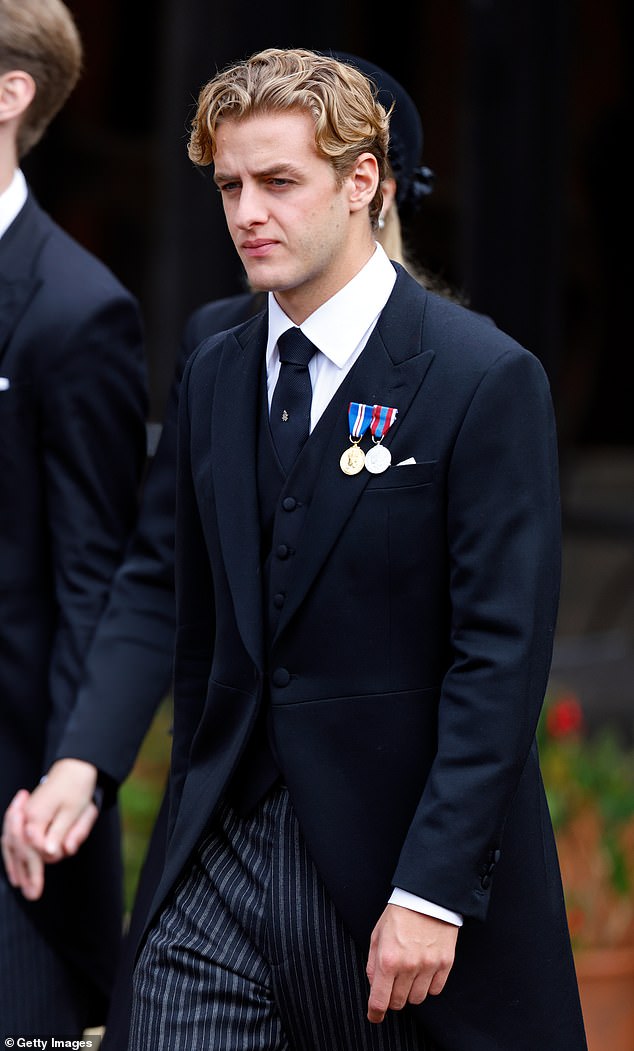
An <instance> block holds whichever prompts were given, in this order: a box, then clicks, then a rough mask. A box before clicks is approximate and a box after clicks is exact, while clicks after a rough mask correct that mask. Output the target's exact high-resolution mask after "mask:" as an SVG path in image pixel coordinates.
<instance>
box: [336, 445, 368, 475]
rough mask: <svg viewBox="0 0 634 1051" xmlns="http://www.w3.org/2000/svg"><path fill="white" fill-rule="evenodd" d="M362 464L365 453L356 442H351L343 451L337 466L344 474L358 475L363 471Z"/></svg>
mask: <svg viewBox="0 0 634 1051" xmlns="http://www.w3.org/2000/svg"><path fill="white" fill-rule="evenodd" d="M364 464H365V453H364V451H363V449H361V448H360V446H359V445H358V444H357V442H353V443H352V444H351V445H350V446H349V447H348V448H347V449H344V451H343V452H342V454H341V459H340V460H339V466H340V467H341V470H342V471H343V473H344V474H358V473H359V471H362V470H363V465H364Z"/></svg>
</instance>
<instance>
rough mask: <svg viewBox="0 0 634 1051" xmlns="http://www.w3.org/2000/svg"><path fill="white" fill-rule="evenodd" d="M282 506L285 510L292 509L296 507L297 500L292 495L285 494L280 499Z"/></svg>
mask: <svg viewBox="0 0 634 1051" xmlns="http://www.w3.org/2000/svg"><path fill="white" fill-rule="evenodd" d="M282 507H283V508H284V510H285V511H294V510H295V508H296V507H297V500H296V499H295V497H294V496H285V497H284V499H283V500H282Z"/></svg>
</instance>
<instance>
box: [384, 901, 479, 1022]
mask: <svg viewBox="0 0 634 1051" xmlns="http://www.w3.org/2000/svg"><path fill="white" fill-rule="evenodd" d="M458 931H459V928H458V927H456V926H454V924H453V923H446V922H445V921H444V920H437V919H435V918H434V917H433V916H427V915H424V914H423V913H420V912H414V911H413V910H412V909H406V908H403V907H402V906H401V905H388V906H387V907H386V909H385V911H384V913H383V915H382V916H381V918H380V920H379V922H378V923H377V925H376V927H375V928H374V931H373V932H372V938H371V941H370V954H369V956H368V965H367V968H366V973H367V976H368V978H369V980H370V998H369V1000H368V1019H369V1021H370V1022H382V1021H383V1019H384V1018H385V1013H386V1011H387V1010H388V1008H390V1009H391V1010H393V1011H400V1010H401V1008H403V1007H404V1006H405V1004H406V1003H410V1004H420V1003H422V1001H423V1000H424V999H425V997H426V996H427V995H430V996H437V995H438V993H440V992H441V991H442V989H443V988H444V985H445V982H446V981H447V976H448V974H449V971H450V970H451V967H452V964H453V961H454V955H455V951H456V941H457V939H458Z"/></svg>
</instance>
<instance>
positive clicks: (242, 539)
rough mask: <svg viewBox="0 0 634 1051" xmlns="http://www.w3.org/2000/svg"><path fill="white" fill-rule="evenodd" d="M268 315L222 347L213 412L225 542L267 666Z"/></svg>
mask: <svg viewBox="0 0 634 1051" xmlns="http://www.w3.org/2000/svg"><path fill="white" fill-rule="evenodd" d="M266 318H267V315H266V314H265V313H264V314H260V315H258V316H257V317H255V318H254V319H253V321H251V322H249V324H248V325H247V326H246V327H245V328H242V329H241V330H240V332H239V333H238V338H236V336H235V335H233V334H231V335H229V336H228V337H227V338H226V341H225V346H224V347H223V351H222V356H221V361H220V365H219V370H218V377H217V381H216V386H215V393H214V400H213V406H212V412H211V430H212V435H211V438H212V449H213V462H212V473H213V479H214V491H215V496H216V504H217V510H218V530H219V534H220V544H221V547H222V554H223V559H224V564H225V570H226V573H227V579H228V581H229V587H230V589H231V594H232V596H233V602H234V609H235V616H236V622H237V625H238V630H239V632H240V636H241V638H242V641H243V643H244V646H245V648H246V650H247V652H248V653H249V656H250V657H251V659H252V660H253V661H254V663H255V665H256V667H258V668H259V669H262V667H263V629H262V616H263V613H262V567H261V558H260V523H259V510H258V495H257V492H258V490H257V473H256V472H257V421H258V410H259V405H260V397H261V378H262V369H263V365H264V353H265V348H266V335H267V320H266Z"/></svg>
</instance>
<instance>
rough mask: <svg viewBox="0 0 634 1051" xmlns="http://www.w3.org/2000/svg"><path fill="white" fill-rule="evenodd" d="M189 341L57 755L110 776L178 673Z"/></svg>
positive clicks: (117, 778)
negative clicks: (177, 566) (179, 505)
mask: <svg viewBox="0 0 634 1051" xmlns="http://www.w3.org/2000/svg"><path fill="white" fill-rule="evenodd" d="M187 349H188V348H186V347H183V349H182V353H181V357H180V360H179V364H178V366H177V369H176V372H175V375H174V379H173V382H172V388H171V391H170V396H169V399H168V406H167V410H166V414H165V421H164V424H163V428H162V431H161V438H160V441H159V443H158V446H157V449H156V453H155V455H154V458H153V460H152V462H151V464H150V467H149V470H148V473H147V477H146V479H145V482H144V485H143V492H142V500H141V507H140V511H139V517H138V520H137V524H136V528H135V531H134V535H133V536H132V539H131V541H130V543H129V545H128V548H127V551H126V555H125V558H124V560H123V562H122V563H121V565H120V566H119V568H118V570H117V572H116V575H115V577H114V581H113V584H112V589H111V592H110V596H109V599H108V603H107V606H106V608H105V611H104V613H103V616H102V617H101V619H100V621H99V625H98V628H97V631H96V634H95V638H94V640H93V643H92V645H91V648H90V651H89V654H88V659H87V661H86V667H85V670H84V675H83V678H82V683H81V688H80V690H79V695H78V697H77V703H76V705H75V708H74V709H73V712H72V715H71V717H70V719H69V722H68V726H67V728H66V731H65V733H64V736H63V738H62V740H61V742H60V744H59V747H58V749H57V755H56V758H58V759H61V758H64V757H68V756H72V757H74V758H77V759H83V760H85V761H86V762H89V763H92V764H93V765H94V766H96V767H97V768H98V770H99V771H100V772H101V774H102V775H105V777H106V779H108V781H109V782H114V783H115V784H120V783H121V782H122V781H123V780H125V778H126V777H127V776H128V774H129V772H130V770H131V768H132V766H133V764H134V760H135V758H136V755H137V752H138V750H139V748H140V746H141V744H142V742H143V738H144V737H145V734H146V733H147V730H148V728H149V726H150V723H151V721H152V719H153V717H154V715H155V713H156V710H157V708H158V706H159V704H160V703H161V701H162V700H163V699H164V698H165V697H166V695H167V693H168V691H169V689H170V685H171V678H172V664H173V653H174V633H175V629H176V609H175V602H174V507H175V496H176V432H177V416H178V392H179V387H180V380H181V374H182V369H183V364H184V360H185V358H186V354H187Z"/></svg>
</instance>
